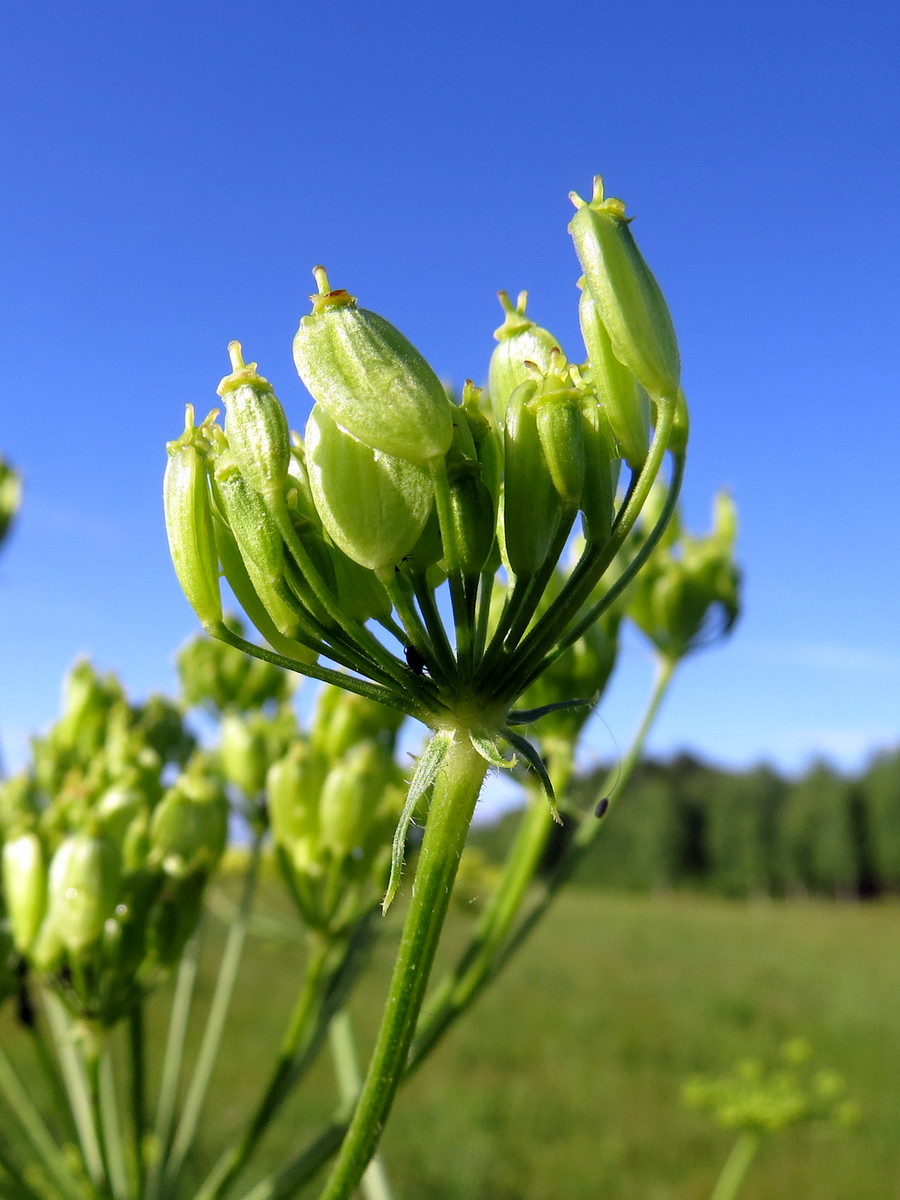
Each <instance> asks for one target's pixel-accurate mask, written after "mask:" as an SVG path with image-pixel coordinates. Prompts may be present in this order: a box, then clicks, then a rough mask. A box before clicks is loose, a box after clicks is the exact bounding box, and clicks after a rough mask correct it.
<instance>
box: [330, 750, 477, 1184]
mask: <svg viewBox="0 0 900 1200" xmlns="http://www.w3.org/2000/svg"><path fill="white" fill-rule="evenodd" d="M486 771H487V763H486V762H485V761H484V759H483V758H482V757H481V755H480V754H478V753H477V751H476V750H475V749H474V747H473V746H472V744H471V742H470V741H469V738H468V736H467V733H466V731H465V730H457V731H456V733H455V736H454V739H453V741H452V742H451V744H450V747H449V750H448V752H447V755H446V757H445V759H444V762H443V764H442V766H441V768H440V770H439V772H438V776H437V778H436V780H435V782H434V787H433V790H432V796H431V806H430V809H429V813H428V820H427V822H426V825H425V837H424V838H423V841H422V848H421V851H420V854H419V863H418V866H417V869H416V876H415V882H414V885H413V889H412V897H411V899H410V904H409V910H408V912H407V916H406V922H405V924H404V927H403V934H402V936H401V940H400V946H399V949H398V951H397V958H396V961H395V964H394V972H393V976H392V978H391V983H390V988H389V991H388V997H387V1002H386V1004H385V1009H384V1015H383V1017H382V1023H381V1028H380V1030H379V1033H378V1037H377V1040H376V1043H375V1049H374V1052H373V1054H372V1059H371V1061H370V1063H369V1069H368V1072H367V1075H366V1080H365V1083H364V1084H363V1088H362V1091H361V1093H360V1097H359V1101H358V1103H357V1106H356V1111H355V1112H354V1114H353V1119H352V1121H351V1123H350V1128H349V1130H348V1131H347V1136H346V1138H345V1139H344V1142H343V1145H342V1146H341V1149H340V1152H339V1154H338V1157H337V1161H336V1162H335V1165H334V1168H333V1170H332V1173H331V1176H330V1178H329V1180H328V1182H327V1184H326V1186H325V1190H324V1191H323V1192H322V1200H348V1198H349V1196H350V1195H351V1194H352V1192H353V1190H354V1188H355V1187H356V1186H357V1184H358V1183H359V1181H360V1179H361V1177H362V1174H363V1171H364V1170H365V1168H366V1166H367V1164H368V1162H369V1160H370V1159H371V1157H372V1155H373V1153H374V1151H375V1148H376V1146H377V1145H378V1139H379V1136H380V1134H381V1130H382V1128H383V1126H384V1123H385V1121H386V1119H387V1116H388V1113H389V1112H390V1109H391V1105H392V1103H393V1100H394V1096H395V1095H396V1092H397V1088H398V1087H399V1086H400V1081H401V1078H402V1076H403V1070H404V1067H405V1064H406V1056H407V1054H408V1052H409V1047H410V1043H411V1042H412V1038H413V1034H414V1033H415V1026H416V1020H417V1018H418V1015H419V1010H420V1008H421V1006H422V1001H423V999H424V996H425V988H426V986H427V983H428V976H429V974H430V971H431V964H432V962H433V961H434V954H435V951H436V949H437V944H438V939H439V936H440V932H441V928H442V927H443V924H444V918H445V916H446V913H447V907H448V905H449V903H450V891H451V889H452V886H453V881H454V879H455V878H456V870H457V867H458V865H459V858H460V855H461V854H462V849H463V845H464V844H465V840H466V834H467V832H468V829H469V823H470V821H471V819H472V813H473V811H474V809H475V803H476V801H477V799H478V794H479V792H480V790H481V784H482V782H483V780H484V776H485V773H486Z"/></svg>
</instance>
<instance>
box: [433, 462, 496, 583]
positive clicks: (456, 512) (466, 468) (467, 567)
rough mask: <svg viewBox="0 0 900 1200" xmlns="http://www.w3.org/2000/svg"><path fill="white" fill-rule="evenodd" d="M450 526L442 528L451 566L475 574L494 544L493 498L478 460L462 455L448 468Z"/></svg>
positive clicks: (445, 548) (446, 553)
mask: <svg viewBox="0 0 900 1200" xmlns="http://www.w3.org/2000/svg"><path fill="white" fill-rule="evenodd" d="M447 476H448V482H449V485H450V515H451V528H450V529H449V530H444V556H445V558H446V561H447V566H448V567H449V568H450V570H459V571H461V572H462V573H463V575H464V576H467V577H472V576H476V575H478V574H479V573H480V572H481V571H482V570H483V569H484V565H485V563H486V562H487V561H488V559H489V558H490V554H491V550H492V549H493V546H494V531H495V527H496V516H495V510H494V498H493V496H492V495H491V493H490V492H489V491H488V489H487V487H486V486H485V484H484V481H483V480H482V478H481V464H480V463H477V462H472V461H471V460H470V459H461V460H460V461H459V462H457V463H455V464H454V465H453V466H449V467H448V470H447Z"/></svg>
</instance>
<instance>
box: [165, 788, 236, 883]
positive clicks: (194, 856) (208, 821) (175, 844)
mask: <svg viewBox="0 0 900 1200" xmlns="http://www.w3.org/2000/svg"><path fill="white" fill-rule="evenodd" d="M227 836H228V801H227V800H226V798H225V794H224V792H223V791H222V790H221V788H220V787H219V786H217V785H216V784H215V783H213V782H212V781H210V780H207V779H204V778H196V777H192V776H189V775H186V776H182V778H181V779H180V780H179V781H178V782H176V784H175V785H174V787H171V788H170V789H169V790H168V792H166V794H165V796H163V798H162V800H161V801H160V802H159V804H158V805H157V806H156V808H155V809H154V811H153V818H152V821H151V823H150V846H151V859H152V861H153V862H155V863H158V864H159V865H160V866H161V867H162V869H163V870H164V871H165V872H166V874H167V875H172V876H174V877H175V878H176V879H180V878H183V877H184V876H185V875H189V874H191V873H192V872H195V871H197V872H201V873H204V874H208V873H209V872H210V871H211V870H212V869H213V867H214V866H215V865H216V863H217V862H218V861H219V859H220V858H221V856H222V851H223V850H224V849H225V841H226V838H227Z"/></svg>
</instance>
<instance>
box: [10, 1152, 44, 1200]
mask: <svg viewBox="0 0 900 1200" xmlns="http://www.w3.org/2000/svg"><path fill="white" fill-rule="evenodd" d="M0 1168H2V1169H3V1172H4V1175H5V1176H6V1178H4V1179H2V1183H3V1186H4V1188H5V1190H4V1191H3V1192H2V1193H0V1194H2V1195H3V1196H4V1197H6V1196H8V1200H43V1198H42V1197H41V1195H40V1193H39V1192H36V1191H35V1190H34V1188H33V1187H32V1186H31V1185H30V1184H29V1183H26V1181H25V1176H24V1175H23V1174H22V1171H21V1170H20V1168H19V1165H18V1163H17V1162H15V1161H14V1160H13V1158H12V1157H11V1156H10V1154H9V1151H8V1150H7V1147H6V1145H5V1144H4V1142H3V1141H2V1139H0ZM10 1185H12V1186H10Z"/></svg>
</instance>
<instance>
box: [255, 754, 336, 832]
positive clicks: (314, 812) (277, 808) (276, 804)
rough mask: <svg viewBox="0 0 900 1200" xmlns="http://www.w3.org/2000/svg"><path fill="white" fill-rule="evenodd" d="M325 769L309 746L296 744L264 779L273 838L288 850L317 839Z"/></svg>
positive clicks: (273, 766)
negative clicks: (302, 842) (320, 798)
mask: <svg viewBox="0 0 900 1200" xmlns="http://www.w3.org/2000/svg"><path fill="white" fill-rule="evenodd" d="M324 780H325V769H324V766H323V765H322V762H321V760H320V758H319V756H318V755H317V754H315V753H314V752H313V750H312V749H311V747H310V746H309V743H307V742H300V741H298V742H296V743H295V744H294V745H293V746H292V747H291V749H290V750H289V751H288V753H287V754H286V755H285V757H284V758H282V759H279V761H278V762H276V763H273V764H272V766H271V767H270V768H269V771H268V774H267V775H266V798H267V802H268V810H269V824H270V826H271V829H272V838H273V839H274V841H275V842H277V843H279V844H280V845H282V846H285V847H287V848H290V847H291V846H292V845H293V844H294V842H296V841H298V840H301V839H305V840H307V841H309V840H311V841H313V842H315V841H316V840H317V839H318V836H319V811H318V809H319V795H320V793H321V790H322V784H323V783H324Z"/></svg>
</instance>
